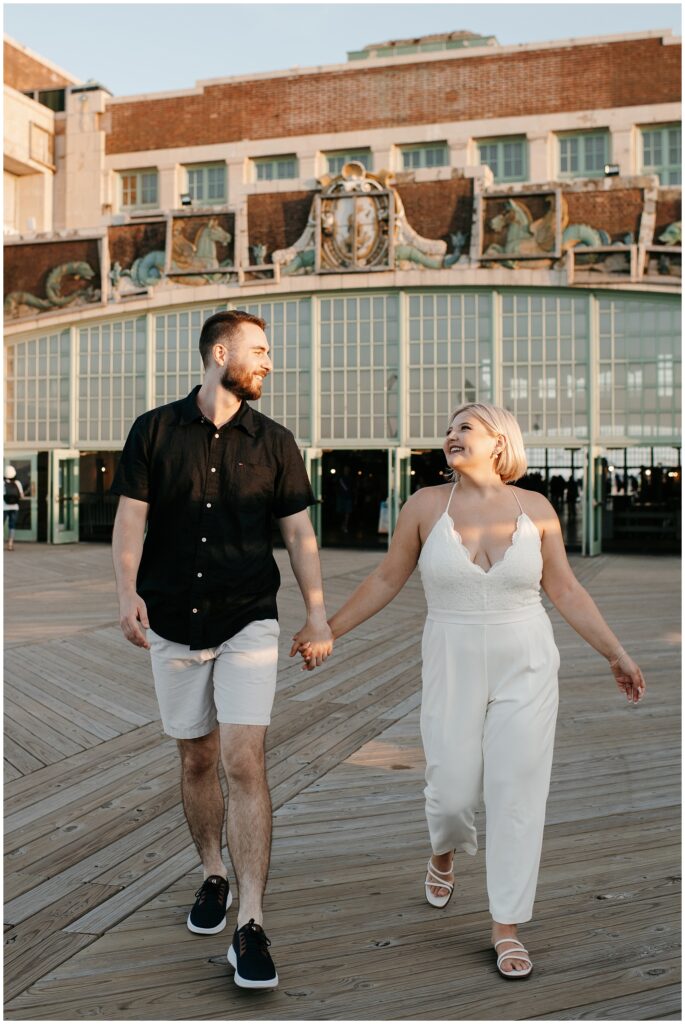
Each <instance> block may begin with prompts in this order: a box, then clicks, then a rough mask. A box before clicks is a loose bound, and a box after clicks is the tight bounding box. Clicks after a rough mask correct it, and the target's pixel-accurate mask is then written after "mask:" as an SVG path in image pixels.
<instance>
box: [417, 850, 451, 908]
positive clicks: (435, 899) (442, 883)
mask: <svg viewBox="0 0 685 1024" xmlns="http://www.w3.org/2000/svg"><path fill="white" fill-rule="evenodd" d="M453 868H454V861H453V862H452V867H451V868H450V870H449V871H438V869H437V868H436V866H435V864H434V863H433V858H432V857H429V858H428V873H427V875H426V881H425V882H424V885H425V887H426V899H427V900H428V902H429V903H430V905H431V906H432V907H446V906H447V904H448V903H449V901H450V900H451V899H452V893H453V892H454V882H448V881H447V879H446V878H440V877H439V876H440V875H451V874H452V871H453ZM431 888H433V889H435V888H439V889H449V892H448V893H447V895H446V896H435V895H434V894H433V893H432V892H431Z"/></svg>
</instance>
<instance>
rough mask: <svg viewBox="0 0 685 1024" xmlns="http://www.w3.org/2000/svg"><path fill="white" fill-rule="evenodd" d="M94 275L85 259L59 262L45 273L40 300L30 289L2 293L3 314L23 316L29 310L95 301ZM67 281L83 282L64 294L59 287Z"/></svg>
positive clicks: (97, 294) (96, 295) (79, 304)
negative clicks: (43, 291)
mask: <svg viewBox="0 0 685 1024" xmlns="http://www.w3.org/2000/svg"><path fill="white" fill-rule="evenodd" d="M94 277H95V271H94V270H93V268H92V267H91V265H90V264H89V263H86V262H85V261H82V260H74V261H72V262H70V263H60V265H59V266H57V267H54V269H53V270H51V271H50V273H49V274H48V276H47V279H46V282H45V296H46V297H45V298H44V299H41V298H40V297H39V296H37V295H33V294H31V292H25V291H15V292H10V293H9V295H6V296H5V314H6V315H7V316H9V317H15V316H23V315H25V314H27V313H29V312H30V311H31V310H32V309H38V310H48V309H51V310H58V309H61V308H63V307H64V306H82V305H84V304H85V303H89V302H99V301H100V289H99V288H95V287H93V285H92V284H90V282H91V281H92V280H93V278H94ZM67 281H71V282H74V281H76V282H83V283H82V284H79V287H77V288H76V290H74V291H70V292H68V293H67V294H64V293H63V288H64V285H65V283H66V282H67Z"/></svg>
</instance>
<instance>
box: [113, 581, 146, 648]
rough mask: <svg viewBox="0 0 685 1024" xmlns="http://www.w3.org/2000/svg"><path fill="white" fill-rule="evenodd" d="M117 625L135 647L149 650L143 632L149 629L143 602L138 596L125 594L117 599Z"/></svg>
mask: <svg viewBox="0 0 685 1024" xmlns="http://www.w3.org/2000/svg"><path fill="white" fill-rule="evenodd" d="M119 625H120V626H121V631H122V633H123V634H124V636H125V637H126V639H127V640H128V641H129V643H132V644H133V645H134V646H135V647H144V648H145V650H149V649H150V644H149V642H148V639H147V637H146V636H145V632H144V630H146V629H149V627H150V623H149V622H148V618H147V608H146V607H145V601H143V599H142V597H139V596H138V594H135V593H134V594H127V595H125V596H124V597H120V598H119Z"/></svg>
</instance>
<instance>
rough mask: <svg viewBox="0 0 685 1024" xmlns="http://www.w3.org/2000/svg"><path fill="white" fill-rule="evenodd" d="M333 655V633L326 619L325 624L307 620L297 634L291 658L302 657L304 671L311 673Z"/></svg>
mask: <svg viewBox="0 0 685 1024" xmlns="http://www.w3.org/2000/svg"><path fill="white" fill-rule="evenodd" d="M332 653H333V633H332V632H331V628H330V626H329V625H328V623H327V622H326V620H325V619H324V620H323V622H320V621H313V620H312V619H307V621H306V622H305V624H304V626H303V627H302V629H300V630H299V631H298V632H297V633H295V635H294V637H293V643H292V647H291V648H290V657H291V658H293V657H294V656H295V655H296V654H301V655H302V660H303V662H304V665H303V666H302V670H303V671H309V672H311V670H312V669H313V668H317V666H319V665H323V663H324V661H326V659H327V658H328V657H330V655H331V654H332Z"/></svg>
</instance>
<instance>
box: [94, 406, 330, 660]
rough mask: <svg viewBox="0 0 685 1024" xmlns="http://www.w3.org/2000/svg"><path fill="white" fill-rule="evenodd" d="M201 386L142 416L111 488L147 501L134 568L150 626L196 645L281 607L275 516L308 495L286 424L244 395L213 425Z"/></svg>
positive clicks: (215, 641)
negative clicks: (249, 402) (233, 409)
mask: <svg viewBox="0 0 685 1024" xmlns="http://www.w3.org/2000/svg"><path fill="white" fill-rule="evenodd" d="M199 390H200V388H199V386H198V387H196V388H195V389H194V390H193V391H191V393H190V394H189V395H188V396H187V397H186V398H183V399H181V400H180V401H178V402H172V403H171V404H170V405H164V406H161V407H160V408H159V409H152V410H151V411H150V412H146V413H144V414H143V415H142V416H139V417H138V419H137V420H136V421H135V423H134V424H133V426H132V428H131V431H130V433H129V435H128V438H127V440H126V444H125V446H124V451H123V454H122V456H121V461H120V462H119V466H118V469H117V472H116V475H115V477H114V482H113V484H112V488H111V492H112V494H123V495H125V496H126V497H128V498H136V499H137V500H138V501H146V502H147V503H148V504H149V506H150V507H149V511H148V528H147V534H146V536H145V543H144V545H143V554H142V558H141V561H140V567H139V570H138V579H137V590H138V593H139V594H140V596H141V597H142V598H143V600H144V601H145V604H146V605H147V610H148V616H149V619H150V626H151V627H152V629H153V630H154V631H155V633H159V635H160V636H162V637H164V638H165V639H166V640H172V641H174V642H175V643H179V644H188V645H189V646H190V647H191V649H193V650H201V649H203V648H205V647H216V646H218V645H219V644H221V643H223V642H224V641H225V640H228V639H229V638H230V637H232V636H234V635H235V634H236V633H238V632H239V631H240V630H241V629H243V628H244V627H245V626H246V625H248V623H250V622H253V621H254V620H256V619H272V618H277V617H278V611H277V607H276V592H277V591H278V587H279V585H280V582H281V578H280V574H279V572H278V567H277V565H276V562H275V559H274V557H273V550H272V539H271V538H272V517H273V516H275V517H276V518H279V519H280V518H282V517H283V516H290V515H294V514H295V513H296V512H301V511H302V510H303V509H305V508H307V507H308V506H309V505H313V504H315V502H316V499H315V497H314V495H313V493H312V489H311V487H310V484H309V479H308V477H307V471H306V469H305V467H304V463H303V461H302V456H301V455H300V452H299V449H298V447H297V444H296V443H295V438H294V437H293V435H292V433H291V432H290V431H289V430H287V429H286V428H285V427H283V426H281V424H280V423H276V422H275V421H274V420H271V419H269V417H268V416H263V415H262V414H261V413H259V412H257V411H256V410H255V409H252V408H251V407H250V406H249V405H247V404H246V403H245V402H243V403H242V405H241V406H240V409H239V410H238V412H237V413H236V414H235V416H233V418H232V419H231V420H229V422H228V423H225V424H224V425H223V426H222V427H219V428H217V427H215V426H214V424H213V423H211V422H210V421H209V420H208V419H206V418H205V417H204V416H203V415H202V413H201V412H200V409H199V407H198V404H197V397H196V396H197V393H198V391H199Z"/></svg>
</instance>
